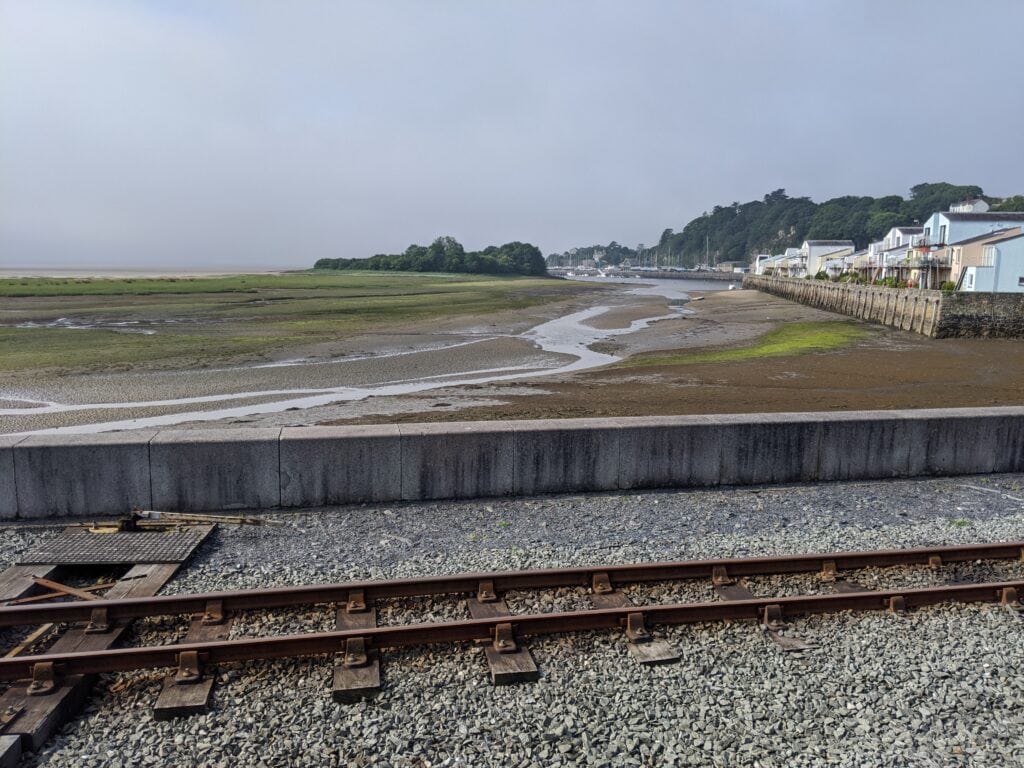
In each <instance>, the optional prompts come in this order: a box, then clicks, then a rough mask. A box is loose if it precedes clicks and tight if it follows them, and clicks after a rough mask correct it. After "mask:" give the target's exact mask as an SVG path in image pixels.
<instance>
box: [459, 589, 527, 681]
mask: <svg viewBox="0 0 1024 768" xmlns="http://www.w3.org/2000/svg"><path fill="white" fill-rule="evenodd" d="M466 604H467V606H468V607H469V613H470V615H471V616H472V617H473V618H474V619H493V618H502V617H504V616H511V615H512V612H511V611H509V609H508V605H507V604H506V603H505V601H504V600H493V601H491V602H487V603H481V602H480V601H479V600H477V599H476V597H470V598H469V600H467V601H466ZM516 646H517V647H516V650H515V651H513V652H512V653H500V652H499V651H497V650H496V649H495V648H494V647H493V646H492V645H487V646H485V647H484V656H485V657H486V659H487V669H488V670H489V671H490V675H491V684H492V685H510V684H512V683H533V682H536V681H537V680H539V679H540V671H539V670H538V669H537V663H536V662H535V661H534V660H533V656H532V655H531V654H530V649H529V648H527V647H526V646H525V645H523V644H522V643H521V642H519V641H518V640H517V641H516Z"/></svg>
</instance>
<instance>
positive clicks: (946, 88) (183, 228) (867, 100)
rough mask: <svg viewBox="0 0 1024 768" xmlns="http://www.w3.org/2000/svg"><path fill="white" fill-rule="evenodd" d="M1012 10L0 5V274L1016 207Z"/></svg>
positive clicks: (261, 261) (590, 3) (285, 258)
mask: <svg viewBox="0 0 1024 768" xmlns="http://www.w3.org/2000/svg"><path fill="white" fill-rule="evenodd" d="M1022 73H1024V2H1022V1H1021V0H984V1H978V2H964V0H956V1H955V2H938V1H936V0H927V2H926V1H925V0H921V1H920V2H900V1H899V0H879V1H878V2H855V0H805V1H797V0H775V1H773V2H769V1H768V0H765V1H764V2H755V1H754V0H749V1H747V2H739V1H738V0H737V1H733V2H722V1H719V0H708V1H707V2H682V1H681V0H673V1H666V2H655V1H653V0H652V1H644V0H628V1H627V0H622V2H614V3H613V2H595V0H580V1H579V2H570V1H568V0H535V1H531V0H516V1H515V2H512V1H509V2H502V1H501V0H486V2H485V1H483V0H463V1H454V0H453V1H450V2H448V1H445V0H433V1H431V2H423V1H422V0H414V1H410V2H389V1H388V0H368V1H367V2H334V1H326V2H316V1H313V0H280V1H279V2H259V1H258V0H238V1H237V2H234V1H228V0H197V1H196V2H183V1H182V0H152V1H150V2H145V1H144V0H135V1H134V2H127V1H126V2H105V1H103V0H68V1H67V2H60V1H58V0H0V266H62V267H64V266H71V265H74V266H77V267H80V268H89V267H108V266H124V265H132V266H136V267H139V268H147V269H148V268H153V269H168V268H176V267H183V268H198V267H210V268H218V267H231V268H235V267H242V266H251V267H254V268H255V267H271V266H308V265H311V264H312V262H313V261H315V260H316V259H317V258H320V257H322V256H330V257H337V256H344V257H360V256H369V255H372V254H374V253H381V252H397V251H401V250H403V249H404V248H405V247H406V246H407V245H408V244H409V243H412V242H418V243H428V242H429V241H430V240H432V239H433V238H434V237H435V236H437V235H441V234H450V235H453V236H455V237H456V238H457V239H458V240H459V241H461V242H462V243H463V244H464V245H466V246H467V248H479V247H483V246H485V245H488V244H492V243H494V244H498V243H503V242H506V241H510V240H525V241H529V242H533V243H535V244H537V245H538V246H540V248H541V249H542V250H543V251H544V253H550V252H552V251H561V250H564V249H566V248H569V247H571V246H574V245H584V244H592V243H607V242H608V241H610V240H612V239H615V240H618V241H619V242H622V243H626V244H629V245H635V244H636V243H637V242H645V243H652V242H656V241H657V239H658V236H659V235H660V233H661V231H662V230H663V229H664V228H665V227H673V228H675V229H681V228H682V226H683V225H684V224H685V223H686V222H687V221H688V220H689V219H691V218H693V217H694V216H697V215H700V214H701V213H702V212H703V211H705V210H709V209H710V208H711V207H712V206H714V205H715V204H728V203H730V202H732V201H734V200H739V201H745V200H749V199H752V198H760V197H761V196H762V195H764V194H765V193H766V192H769V191H771V190H773V189H776V188H779V187H784V188H785V189H786V190H787V192H788V193H789V194H791V195H794V196H796V195H808V196H810V197H812V198H813V199H815V200H819V201H820V200H823V199H826V198H828V197H833V196H836V195H842V194H870V195H883V194H906V192H907V189H908V188H909V187H910V186H911V185H913V184H916V183H919V182H923V181H950V182H954V183H964V184H967V183H974V184H980V185H981V186H982V187H984V189H985V191H986V192H987V193H989V194H993V195H1010V194H1020V193H1024V148H1022V147H1024V142H1022V139H1024V84H1022V78H1021V74H1022Z"/></svg>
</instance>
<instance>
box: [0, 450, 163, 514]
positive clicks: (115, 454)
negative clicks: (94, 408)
mask: <svg viewBox="0 0 1024 768" xmlns="http://www.w3.org/2000/svg"><path fill="white" fill-rule="evenodd" d="M156 434H157V433H156V432H155V431H140V432H116V433H115V432H108V433H102V434H97V435H30V436H29V437H26V438H25V439H24V440H22V441H21V442H19V443H18V444H17V445H15V446H14V471H15V479H16V482H17V492H18V516H19V517H22V518H31V517H54V516H65V515H67V516H76V515H77V516H83V515H84V516H90V515H117V514H122V513H125V512H129V511H131V509H132V507H143V508H145V507H148V506H150V503H151V497H150V474H149V441H150V440H151V439H152V438H153V436H154V435H156Z"/></svg>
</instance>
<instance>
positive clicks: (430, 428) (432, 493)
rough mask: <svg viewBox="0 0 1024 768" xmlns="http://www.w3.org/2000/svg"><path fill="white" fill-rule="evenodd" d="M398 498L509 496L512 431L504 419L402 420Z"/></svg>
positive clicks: (512, 449) (513, 444)
mask: <svg viewBox="0 0 1024 768" xmlns="http://www.w3.org/2000/svg"><path fill="white" fill-rule="evenodd" d="M399 429H400V431H401V434H402V463H401V466H402V498H403V499H410V500H416V499H466V498H476V497H482V496H508V495H510V494H511V493H512V492H513V490H514V483H513V469H514V463H515V462H514V459H513V456H514V451H515V433H514V431H513V428H512V425H511V424H509V423H508V422H503V421H475V422H468V421H467V422H449V423H444V424H403V425H401V426H400V427H399Z"/></svg>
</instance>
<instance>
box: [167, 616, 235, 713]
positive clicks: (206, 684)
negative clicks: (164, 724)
mask: <svg viewBox="0 0 1024 768" xmlns="http://www.w3.org/2000/svg"><path fill="white" fill-rule="evenodd" d="M231 621H232V619H231V618H225V619H224V621H222V622H221V623H220V624H203V619H202V617H197V618H195V619H193V620H192V624H191V625H190V626H189V628H188V634H186V635H185V642H186V643H209V642H215V641H218V640H227V639H228V637H229V636H230V635H231ZM215 679H216V667H211V668H210V669H206V670H203V678H202V679H201V680H198V681H196V682H194V683H179V682H177V681H176V680H175V679H174V673H173V672H172V673H171V674H169V675H167V677H165V678H164V687H163V689H162V690H161V691H160V695H159V696H158V697H157V700H156V704H154V705H153V719H154V720H171V719H172V718H175V717H185V716H187V715H194V714H197V713H199V712H205V711H206V709H207V708H208V707H209V705H210V696H211V694H212V693H213V682H214V680H215Z"/></svg>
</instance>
